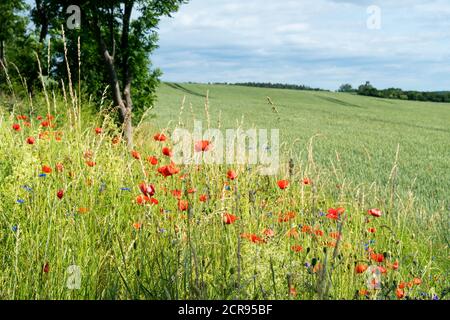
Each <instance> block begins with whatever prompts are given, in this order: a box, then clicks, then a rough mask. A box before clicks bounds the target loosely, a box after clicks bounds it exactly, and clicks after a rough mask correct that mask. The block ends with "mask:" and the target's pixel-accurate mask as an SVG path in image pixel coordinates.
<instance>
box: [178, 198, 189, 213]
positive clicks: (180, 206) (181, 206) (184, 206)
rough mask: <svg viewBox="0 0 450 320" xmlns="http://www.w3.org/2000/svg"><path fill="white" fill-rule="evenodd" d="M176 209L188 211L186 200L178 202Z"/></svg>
mask: <svg viewBox="0 0 450 320" xmlns="http://www.w3.org/2000/svg"><path fill="white" fill-rule="evenodd" d="M178 209H179V210H180V211H187V210H188V209H189V202H187V201H186V200H178Z"/></svg>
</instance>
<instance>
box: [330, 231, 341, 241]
mask: <svg viewBox="0 0 450 320" xmlns="http://www.w3.org/2000/svg"><path fill="white" fill-rule="evenodd" d="M330 237H331V238H333V239H336V240H338V239H340V238H341V234H340V233H339V232H330Z"/></svg>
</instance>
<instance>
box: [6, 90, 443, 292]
mask: <svg viewBox="0 0 450 320" xmlns="http://www.w3.org/2000/svg"><path fill="white" fill-rule="evenodd" d="M157 96H158V102H157V103H156V105H155V106H154V108H153V109H152V110H151V111H150V112H148V113H147V114H146V116H145V118H144V119H143V121H142V122H141V123H140V124H139V125H138V126H137V127H136V130H135V150H133V152H130V151H129V150H128V149H127V147H126V145H125V143H124V142H123V141H121V139H120V138H118V137H119V136H120V132H119V131H118V129H117V127H116V126H115V125H114V119H111V118H110V117H109V116H108V114H110V113H109V112H107V110H108V108H109V106H107V105H100V106H98V107H99V108H101V110H103V111H104V112H100V113H99V115H93V114H92V112H89V111H88V110H92V108H90V107H88V105H89V104H91V103H92V102H90V101H87V100H81V101H79V100H77V101H75V102H74V101H71V99H70V98H68V97H67V96H66V97H64V96H63V94H55V95H52V94H50V93H49V95H48V99H45V97H44V95H41V94H40V95H38V96H36V97H34V100H33V101H29V100H27V99H26V98H19V97H17V98H16V99H13V98H12V97H11V96H10V95H8V96H3V95H2V96H0V182H1V183H0V200H1V201H0V216H1V219H0V264H1V269H0V299H180V300H183V299H282V300H284V299H293V300H306V299H389V300H395V299H427V300H431V299H435V300H437V299H441V300H442V299H448V298H449V294H448V293H449V290H450V282H449V271H450V261H449V258H450V251H449V249H450V248H449V245H450V243H449V241H450V238H449V235H450V232H449V231H450V224H449V223H450V220H449V213H450V162H449V160H450V126H449V121H450V105H449V104H438V103H424V102H411V101H400V100H384V99H377V98H370V97H361V96H357V95H352V94H344V93H331V92H315V91H291V90H277V89H261V88H248V87H240V86H227V85H206V84H202V85H200V84H175V83H163V84H161V85H160V87H159V89H158V92H157ZM30 106H31V107H30ZM195 120H201V121H202V123H203V124H204V126H207V123H209V124H210V126H211V127H212V128H220V129H221V130H222V129H223V130H225V129H228V128H238V127H240V128H244V129H249V128H263V129H279V130H280V142H281V154H280V156H281V166H280V170H279V172H278V174H277V175H275V176H262V175H260V174H258V171H257V170H256V169H257V168H256V167H255V166H247V165H200V166H196V165H175V164H171V160H170V157H168V156H165V155H163V153H162V149H163V148H173V142H172V140H171V136H172V133H173V130H174V129H175V128H177V127H178V128H179V127H182V128H186V129H189V128H192V126H193V123H194V121H195ZM163 136H164V137H166V139H162V138H161V137H163ZM155 138H156V139H155ZM158 138H159V139H158ZM157 140H164V141H157ZM205 152H208V151H205Z"/></svg>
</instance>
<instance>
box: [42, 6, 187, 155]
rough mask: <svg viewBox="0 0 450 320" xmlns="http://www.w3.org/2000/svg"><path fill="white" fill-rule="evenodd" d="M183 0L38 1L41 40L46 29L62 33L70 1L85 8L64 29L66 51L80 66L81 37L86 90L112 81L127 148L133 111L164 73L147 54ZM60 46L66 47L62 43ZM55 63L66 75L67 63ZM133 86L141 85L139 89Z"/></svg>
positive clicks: (142, 104)
mask: <svg viewBox="0 0 450 320" xmlns="http://www.w3.org/2000/svg"><path fill="white" fill-rule="evenodd" d="M183 3H187V0H105V1H92V0H90V1H81V0H63V1H61V0H59V1H56V0H40V1H39V0H36V7H35V9H34V11H33V12H35V14H34V17H35V18H34V21H36V22H37V24H38V25H39V27H40V30H41V31H40V39H41V41H43V40H42V39H43V38H45V37H46V36H47V33H50V34H55V32H56V33H57V32H60V30H61V29H60V28H61V25H63V24H64V23H65V19H66V18H67V13H66V10H67V8H68V7H69V6H71V5H77V6H78V7H79V8H80V9H81V26H80V29H78V30H67V31H66V40H67V44H66V45H67V50H68V55H69V56H70V57H71V58H73V59H71V60H72V62H71V63H72V66H76V65H75V64H74V63H73V61H77V54H78V52H77V42H78V41H77V38H78V37H80V38H81V43H82V50H81V54H82V58H81V60H82V63H83V66H84V70H86V73H87V74H88V75H91V76H92V78H89V77H88V78H87V79H88V82H89V81H93V82H94V86H90V84H88V89H87V90H90V88H95V89H98V88H99V87H100V85H102V86H103V87H104V86H105V85H109V89H110V93H111V97H112V101H113V103H114V106H115V107H116V108H117V109H118V110H119V121H120V123H121V124H122V126H123V135H124V138H125V140H126V142H127V144H128V146H129V148H131V147H132V145H133V122H132V116H133V114H135V115H136V114H142V113H143V112H144V111H145V108H146V102H145V101H144V97H145V98H146V99H147V100H151V99H152V95H153V94H154V91H155V88H156V86H157V83H158V79H159V76H160V74H161V72H160V71H159V70H150V66H151V61H150V59H149V55H150V54H151V53H152V52H153V51H154V50H155V49H156V48H157V44H156V43H157V40H158V35H157V32H156V30H157V27H158V24H159V22H160V19H161V18H162V17H164V16H169V17H170V16H171V14H172V13H174V12H176V11H177V10H178V9H179V7H180V5H182V4H183ZM39 6H40V7H39ZM42 7H44V8H45V9H46V13H45V15H44V14H42V13H41V14H39V12H40V11H41V12H42V10H41V9H40V8H42ZM44 11H45V10H44ZM49 11H50V12H49ZM57 48H58V45H57ZM58 50H59V52H61V51H62V48H61V43H59V49H58ZM57 63H59V65H58V66H57V68H56V71H55V72H56V73H60V74H63V72H64V71H62V70H63V69H64V68H63V65H64V63H63V62H62V60H61V59H59V60H58V61H57ZM83 72H84V71H83ZM92 79H94V80H92ZM133 85H135V86H136V87H138V86H139V89H138V90H136V92H135V93H134V92H132V88H133ZM91 90H92V89H91ZM90 93H93V92H90ZM134 98H137V99H138V101H139V104H138V105H137V106H135V105H134V104H133V99H134Z"/></svg>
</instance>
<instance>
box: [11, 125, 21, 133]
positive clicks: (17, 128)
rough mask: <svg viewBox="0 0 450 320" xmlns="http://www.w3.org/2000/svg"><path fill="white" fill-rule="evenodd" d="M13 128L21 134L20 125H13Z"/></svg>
mask: <svg viewBox="0 0 450 320" xmlns="http://www.w3.org/2000/svg"><path fill="white" fill-rule="evenodd" d="M12 128H13V130H14V131H17V132H19V131H20V130H21V128H20V124H18V123H14V124H13V125H12Z"/></svg>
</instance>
